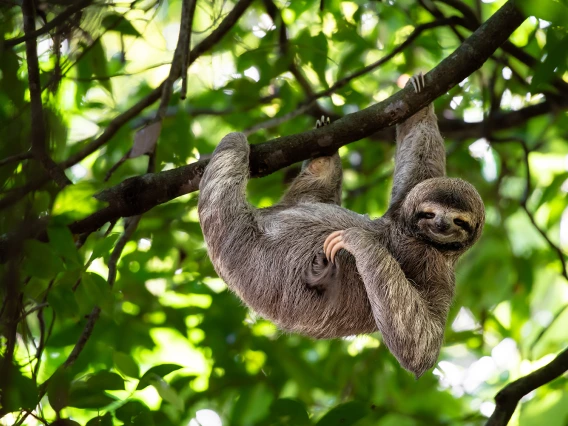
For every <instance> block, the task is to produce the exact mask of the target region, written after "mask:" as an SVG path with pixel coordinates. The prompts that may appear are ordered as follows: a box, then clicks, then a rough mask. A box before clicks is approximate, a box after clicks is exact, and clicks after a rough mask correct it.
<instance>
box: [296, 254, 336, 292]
mask: <svg viewBox="0 0 568 426" xmlns="http://www.w3.org/2000/svg"><path fill="white" fill-rule="evenodd" d="M338 270H339V268H338V267H337V266H336V265H334V264H332V263H330V262H329V261H328V260H327V258H326V257H325V254H324V252H323V251H320V252H319V253H318V254H316V255H315V256H314V258H313V259H312V262H311V264H310V265H309V266H308V268H307V269H306V270H305V271H304V274H303V280H304V282H305V284H306V286H307V287H308V288H310V289H313V290H316V291H317V292H318V293H319V294H322V293H323V292H324V291H325V290H326V289H329V288H331V286H332V285H334V284H335V283H336V282H337V278H338Z"/></svg>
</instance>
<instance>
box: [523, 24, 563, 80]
mask: <svg viewBox="0 0 568 426" xmlns="http://www.w3.org/2000/svg"><path fill="white" fill-rule="evenodd" d="M546 50H547V56H546V59H545V60H544V61H543V62H540V63H539V64H538V65H537V66H536V68H535V72H534V76H533V78H532V80H531V85H530V87H531V88H532V89H535V88H537V87H540V86H541V85H542V84H544V83H548V82H549V81H551V80H552V79H553V77H554V76H555V75H558V76H561V75H562V74H563V73H564V71H565V70H566V50H568V36H564V37H563V38H561V39H557V38H556V36H555V32H554V31H553V30H552V29H551V30H549V31H548V38H547V45H546Z"/></svg>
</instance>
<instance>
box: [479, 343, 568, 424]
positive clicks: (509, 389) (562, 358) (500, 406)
mask: <svg viewBox="0 0 568 426" xmlns="http://www.w3.org/2000/svg"><path fill="white" fill-rule="evenodd" d="M566 371H568V348H567V349H565V350H564V351H563V352H561V353H560V354H559V355H558V356H557V357H556V358H554V360H552V361H551V362H550V363H549V364H547V365H545V366H544V367H542V368H539V369H538V370H536V371H533V372H532V373H531V374H529V375H528V376H525V377H521V378H520V379H518V380H515V381H514V382H513V383H509V384H508V385H507V386H505V387H504V388H503V389H502V390H501V391H500V392H499V393H498V394H497V395H495V402H496V403H497V406H496V407H495V411H494V412H493V414H492V415H491V417H490V418H489V420H488V421H487V423H486V424H485V426H505V425H506V424H507V423H508V422H509V420H510V419H511V416H512V415H513V413H514V412H515V408H516V407H517V404H518V403H519V401H520V400H521V398H522V397H523V396H525V395H526V394H528V393H529V392H532V391H533V390H535V389H537V388H539V387H540V386H543V385H545V384H547V383H549V382H551V381H552V380H554V379H556V378H557V377H560V376H561V375H562V374H564V373H565V372H566Z"/></svg>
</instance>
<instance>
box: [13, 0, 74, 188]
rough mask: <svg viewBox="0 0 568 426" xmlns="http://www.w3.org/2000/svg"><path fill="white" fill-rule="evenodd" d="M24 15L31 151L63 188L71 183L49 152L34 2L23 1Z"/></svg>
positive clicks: (29, 0)
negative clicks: (30, 115) (34, 35)
mask: <svg viewBox="0 0 568 426" xmlns="http://www.w3.org/2000/svg"><path fill="white" fill-rule="evenodd" d="M22 13H23V15H24V16H23V18H24V32H25V33H26V37H27V39H26V60H27V61H26V62H27V64H28V80H29V84H30V103H31V110H32V112H31V114H32V117H31V121H32V123H31V138H32V142H31V147H32V149H31V151H32V153H33V156H34V157H35V158H36V159H37V160H38V161H39V162H40V164H41V165H42V166H43V168H44V169H45V170H46V171H47V173H48V175H49V176H50V177H51V178H52V179H53V180H54V181H55V183H57V185H59V186H60V187H61V188H63V187H65V186H67V185H69V184H70V183H71V181H70V180H69V178H67V176H65V173H64V172H63V170H62V169H61V168H60V167H59V166H58V165H57V164H56V163H55V161H53V159H52V158H51V157H50V156H49V154H48V152H47V139H46V131H45V120H44V116H43V106H42V101H41V82H40V75H39V62H38V58H37V41H36V39H35V38H34V37H29V35H30V34H32V33H33V32H34V31H35V14H34V2H33V0H23V2H22Z"/></svg>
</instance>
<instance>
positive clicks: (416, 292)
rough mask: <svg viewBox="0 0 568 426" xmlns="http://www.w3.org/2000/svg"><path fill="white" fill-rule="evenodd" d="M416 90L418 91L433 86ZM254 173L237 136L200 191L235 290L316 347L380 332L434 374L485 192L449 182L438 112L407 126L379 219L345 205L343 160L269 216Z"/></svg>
mask: <svg viewBox="0 0 568 426" xmlns="http://www.w3.org/2000/svg"><path fill="white" fill-rule="evenodd" d="M409 84H412V85H413V86H414V89H415V91H416V92H419V91H421V90H422V89H423V87H424V77H423V76H422V75H421V74H419V75H418V76H414V77H412V78H411V79H410V82H409ZM322 121H323V117H322ZM319 124H325V123H319ZM248 164H249V144H248V142H247V139H246V136H245V135H244V134H242V133H230V134H228V135H227V136H225V137H224V138H223V139H222V141H221V142H220V143H219V145H218V146H217V148H216V149H215V151H214V153H213V157H212V159H211V161H210V163H209V165H208V166H207V168H206V170H205V172H204V174H203V177H202V179H201V183H200V187H199V189H200V195H199V202H198V213H199V220H200V223H201V227H202V230H203V235H204V238H205V242H206V244H207V248H208V253H209V256H210V258H211V261H212V263H213V266H214V268H215V270H216V271H217V273H218V274H219V276H220V277H221V278H222V279H223V280H224V281H225V282H226V283H227V286H228V287H229V289H231V290H232V291H233V292H235V293H236V294H237V296H238V297H239V298H240V299H241V300H242V301H243V302H244V303H245V304H246V305H248V306H249V307H250V308H251V309H252V310H254V311H255V312H256V313H258V314H259V315H261V316H263V317H265V318H267V319H269V320H271V321H273V322H274V323H276V324H277V326H278V327H279V328H281V329H282V330H284V331H288V332H296V333H300V334H303V335H306V336H309V337H312V338H317V339H322V338H323V339H329V338H340V337H345V336H352V335H358V334H366V333H372V332H375V331H380V333H381V334H382V336H383V341H384V343H385V344H386V346H387V347H388V348H389V350H390V351H391V353H392V354H393V355H394V356H395V357H396V358H397V360H398V361H399V363H400V364H401V365H402V367H404V368H405V369H407V370H408V371H410V372H412V373H414V375H415V376H416V377H417V378H418V377H420V376H421V375H422V374H423V373H424V372H425V371H427V370H428V369H430V368H432V367H433V366H434V364H435V363H436V360H437V358H438V354H439V351H440V348H441V346H442V342H443V335H444V329H445V324H446V321H447V317H448V312H449V309H450V305H451V302H452V299H453V294H454V287H455V275H454V266H455V264H456V261H457V260H458V258H459V257H460V256H461V255H462V254H463V253H464V252H465V251H466V250H467V249H469V248H470V247H471V246H472V245H473V244H474V243H475V242H476V241H477V240H478V238H479V237H480V235H481V231H482V228H483V224H484V219H485V210H484V206H483V202H482V200H481V197H480V196H479V194H478V192H477V191H476V190H475V188H474V187H473V186H472V185H471V184H469V183H468V182H465V181H463V180H461V179H458V178H448V177H445V169H446V156H445V148H444V141H443V139H442V137H441V135H440V132H439V130H438V124H437V119H436V115H435V113H434V109H433V106H432V105H429V106H427V107H425V108H423V109H422V110H420V111H419V112H417V113H416V114H414V115H413V116H411V117H410V118H408V119H407V120H406V121H404V122H403V123H402V124H399V125H398V126H397V148H396V154H395V170H394V179H393V188H392V194H391V202H390V205H389V208H388V210H387V212H386V213H385V214H384V215H383V216H382V217H380V218H378V219H374V220H372V219H370V218H369V217H368V216H366V215H361V214H358V213H355V212H353V211H350V210H348V209H346V208H343V207H341V205H340V204H341V184H342V169H341V161H340V158H339V155H338V154H337V153H335V154H333V155H331V156H324V157H319V158H315V159H312V160H311V161H307V162H305V163H304V165H303V168H302V171H301V172H300V174H299V175H298V176H297V177H296V178H295V180H294V181H293V182H292V183H291V184H290V186H289V188H288V190H287V191H286V192H285V194H284V196H283V197H282V199H281V201H280V202H279V203H278V204H276V205H274V206H272V207H268V208H264V209H256V208H254V207H253V206H251V205H250V204H249V203H248V202H247V199H246V194H245V190H246V185H247V181H248V178H249V166H248Z"/></svg>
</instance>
